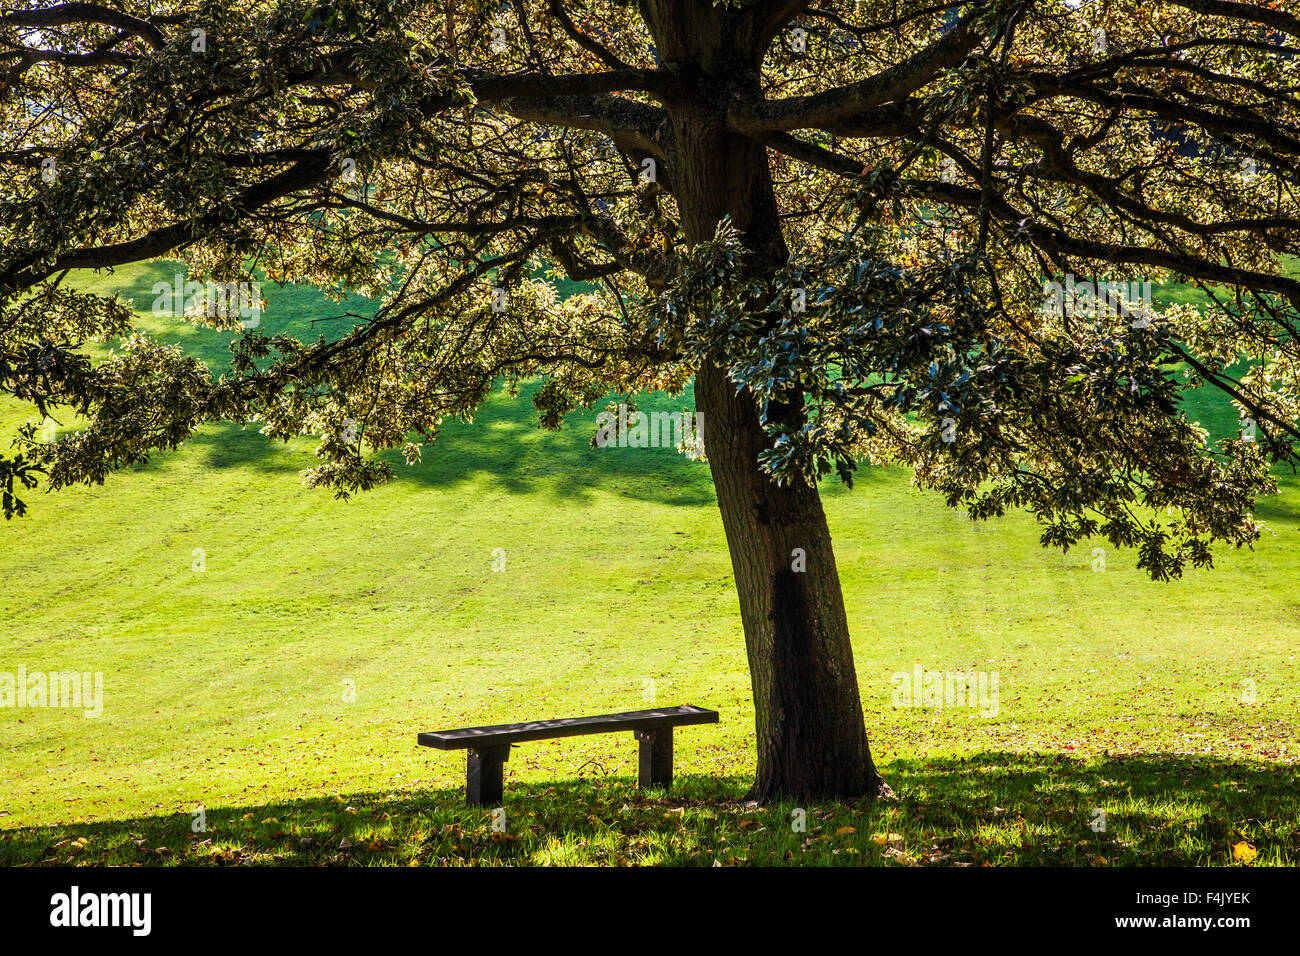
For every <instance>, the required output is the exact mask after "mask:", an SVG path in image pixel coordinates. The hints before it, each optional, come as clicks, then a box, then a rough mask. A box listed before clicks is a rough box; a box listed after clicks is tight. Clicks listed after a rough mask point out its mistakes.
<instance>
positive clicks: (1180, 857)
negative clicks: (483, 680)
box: [0, 752, 1300, 866]
mask: <svg viewBox="0 0 1300 956" xmlns="http://www.w3.org/2000/svg"><path fill="white" fill-rule="evenodd" d="M1295 769H1296V768H1295V766H1294V765H1293V764H1288V763H1270V762H1267V761H1243V760H1234V761H1224V760H1218V759H1216V758H1213V757H1209V756H1206V757H1199V756H1187V755H1179V754H1159V753H1158V754H1137V755H1111V756H1105V757H1101V758H1094V759H1085V758H1079V757H1074V756H1071V755H1065V754H1056V753H1044V754H1008V753H996V752H986V753H978V754H973V755H969V756H964V757H943V758H936V759H921V758H917V759H905V760H895V761H893V762H892V763H890V764H889V765H887V766H886V767H885V768H884V774H885V777H886V779H887V781H888V782H889V783H890V785H891V786H892V787H893V790H894V793H895V797H894V798H893V799H889V800H883V801H876V802H874V803H873V802H847V803H820V804H818V803H809V804H807V805H797V804H796V803H794V802H791V801H784V802H777V803H773V804H770V805H767V806H764V807H752V806H749V805H747V804H745V803H744V802H743V795H744V793H745V791H746V789H747V788H748V786H749V783H750V781H749V778H748V776H747V775H743V774H730V775H727V776H720V777H719V776H706V775H698V774H692V775H684V776H681V777H679V778H678V780H677V781H676V782H675V783H674V785H673V788H672V789H671V790H669V791H662V790H656V791H649V792H646V791H641V790H638V789H637V788H636V786H635V781H633V780H632V779H630V778H627V777H623V776H613V775H610V776H604V775H601V774H600V773H599V771H597V772H595V773H589V775H587V776H583V777H579V778H576V779H564V780H554V781H543V782H531V781H518V780H511V779H509V778H507V782H506V792H505V796H504V798H503V800H502V805H501V807H500V808H499V810H498V808H487V807H466V806H465V805H464V790H463V788H444V789H434V790H413V791H406V792H396V793H394V792H389V793H383V792H361V793H358V792H354V793H346V794H340V795H337V796H331V797H309V798H303V799H295V800H287V801H277V802H273V803H269V804H266V805H263V806H258V807H247V806H239V807H211V808H205V810H204V816H203V820H202V823H203V828H202V831H201V832H194V827H195V825H196V824H195V821H196V820H197V819H198V817H197V816H196V815H194V814H191V813H189V812H175V813H170V814H163V815H155V816H140V817H133V818H130V819H121V820H110V821H105V822H98V823H89V824H69V825H62V824H60V825H50V826H37V827H25V828H15V829H10V830H4V831H0V864H5V865H38V866H48V865H69V864H72V865H76V864H87V863H89V864H124V865H135V864H143V865H170V864H184V865H217V866H223V865H224V866H230V865H286V866H351V865H436V866H444V865H524V866H530V865H571V864H588V865H590V864H595V865H645V864H650V865H709V866H711V865H714V863H715V862H717V863H721V864H723V865H800V864H803V865H940V866H941V865H952V866H979V865H986V864H987V865H1026V866H1027V865H1036V866H1095V865H1109V866H1116V865H1120V866H1156V865H1161V866H1194V865H1197V866H1198V865H1215V864H1224V865H1226V864H1232V863H1233V862H1234V849H1233V848H1234V847H1235V846H1240V845H1245V846H1248V847H1249V851H1250V852H1249V856H1250V860H1249V861H1248V862H1251V863H1253V865H1270V864H1271V865H1295V863H1296V862H1297V860H1300V817H1298V814H1300V798H1297V787H1296V781H1295ZM582 772H584V773H588V770H587V768H582ZM494 811H496V812H494ZM1243 852H1244V851H1243ZM1238 862H1247V861H1246V860H1245V858H1244V857H1241V858H1238Z"/></svg>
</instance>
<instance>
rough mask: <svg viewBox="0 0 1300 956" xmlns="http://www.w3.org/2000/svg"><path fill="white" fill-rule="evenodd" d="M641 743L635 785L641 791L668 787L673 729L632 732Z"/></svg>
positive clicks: (671, 770) (671, 776) (670, 778)
mask: <svg viewBox="0 0 1300 956" xmlns="http://www.w3.org/2000/svg"><path fill="white" fill-rule="evenodd" d="M633 735H634V736H635V737H636V739H637V740H639V741H641V754H640V760H639V773H638V774H637V777H638V779H637V785H638V786H639V787H641V789H642V790H648V789H650V788H651V787H668V786H671V785H672V782H673V728H672V727H659V728H657V729H655V730H637V731H634V732H633Z"/></svg>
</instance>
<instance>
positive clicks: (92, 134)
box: [0, 0, 1300, 800]
mask: <svg viewBox="0 0 1300 956" xmlns="http://www.w3.org/2000/svg"><path fill="white" fill-rule="evenodd" d="M1296 7H1297V4H1296V3H1295V2H1292V0H1286V2H1277V0H1274V2H1270V3H1239V2H1235V0H1165V2H1158V0H1157V2H1152V0H1142V2H1138V0H1093V2H1092V3H1089V4H1085V5H1080V4H1079V3H1077V2H1063V0H976V2H952V3H944V2H943V0H889V2H885V0H825V2H819V3H810V2H800V0H718V2H710V0H640V2H639V3H631V2H621V0H620V2H608V3H596V2H590V0H509V2H503V3H500V4H490V3H485V2H475V0H326V2H323V3H311V2H304V0H152V2H147V0H111V2H110V0H105V2H103V3H82V2H72V3H47V2H36V0H32V2H29V4H28V5H27V6H26V7H25V8H23V9H16V10H11V11H10V12H8V13H5V14H3V15H0V69H3V70H4V73H3V87H2V88H0V96H3V102H2V103H0V111H2V112H0V118H2V119H3V122H2V123H0V129H3V132H0V159H3V160H4V161H5V162H7V163H8V164H9V167H8V168H9V169H10V171H11V172H10V175H9V176H8V177H7V180H6V182H5V184H4V187H3V195H2V196H0V240H2V243H0V390H3V391H5V392H8V393H11V394H13V395H15V396H18V397H19V398H22V399H25V400H31V401H34V402H36V403H37V405H38V407H39V411H40V412H41V413H42V414H44V413H46V411H47V409H48V410H51V411H54V410H56V409H58V408H70V409H72V410H73V411H75V412H77V413H79V414H81V415H83V416H85V419H86V424H85V427H84V428H82V429H81V430H80V431H77V432H76V433H75V434H70V435H65V436H63V437H61V438H60V439H59V440H58V441H57V442H40V441H38V440H36V436H35V435H34V434H33V433H32V432H31V431H30V430H29V431H28V432H27V433H26V434H25V435H24V436H23V437H22V439H20V441H19V442H18V443H17V446H16V449H17V450H16V453H13V454H12V455H11V457H8V458H0V481H3V482H5V491H4V507H5V510H6V515H7V516H8V515H10V514H16V513H21V512H22V510H23V507H24V506H23V504H22V501H21V494H22V492H23V491H24V489H25V488H30V487H32V486H34V483H35V482H36V481H37V479H38V478H40V477H42V476H43V477H44V479H45V480H46V481H47V483H48V485H49V486H50V487H51V488H58V487H62V486H66V485H68V484H71V483H74V482H101V481H103V480H104V478H105V476H106V475H107V473H108V472H109V471H111V470H112V469H115V468H120V467H122V466H125V465H130V464H134V463H137V462H140V461H143V460H145V459H147V457H148V455H149V454H150V453H151V452H152V451H154V450H157V449H165V448H172V447H175V446H176V445H177V444H178V443H179V442H181V441H182V440H184V439H185V437H186V436H187V435H189V434H190V433H191V432H192V431H193V430H194V429H195V428H196V427H197V426H198V425H199V424H201V423H202V422H204V421H209V420H238V421H247V420H252V419H255V420H258V421H260V422H261V423H262V426H263V430H264V431H265V433H266V434H267V435H269V436H271V437H272V438H281V439H285V440H287V439H288V438H290V437H292V436H296V435H299V434H304V433H308V434H318V435H321V436H322V440H321V443H320V446H319V448H318V454H319V456H320V459H321V462H320V465H319V466H318V467H316V468H313V469H312V470H310V471H309V472H307V473H306V480H307V481H308V482H309V483H311V484H314V485H320V486H325V487H329V488H332V489H334V490H335V491H336V493H338V494H340V495H347V494H349V493H351V492H355V491H358V490H363V489H366V488H370V487H372V486H373V485H375V484H376V483H377V482H380V481H382V480H383V479H384V478H386V477H387V476H388V466H387V465H386V464H385V463H384V462H383V461H382V460H379V459H377V458H376V457H375V452H378V451H381V450H385V449H391V448H396V447H401V448H403V449H404V452H405V454H406V456H407V458H408V459H409V460H412V461H414V460H416V459H417V458H418V456H419V454H420V446H421V445H422V444H423V443H425V442H427V441H429V440H432V439H433V438H434V437H435V436H436V434H437V430H438V427H439V424H440V423H441V422H442V421H444V420H445V419H447V418H448V417H457V416H458V417H462V418H468V417H469V416H471V415H472V414H473V412H474V409H475V408H476V406H477V405H478V404H479V403H480V402H481V401H482V400H483V399H484V397H485V396H487V395H488V394H489V393H490V391H491V390H492V389H493V388H494V387H495V383H498V382H501V381H504V382H505V383H506V384H507V386H510V387H513V386H514V385H516V384H517V383H519V382H520V381H521V380H523V379H525V378H532V377H540V378H541V379H542V381H543V384H542V387H541V388H540V391H539V392H538V393H537V395H536V398H535V403H536V405H537V408H538V412H539V416H540V422H541V424H542V425H543V426H546V427H551V428H554V427H558V426H559V425H560V422H561V420H562V418H563V417H564V416H565V415H566V414H567V413H569V412H571V411H573V410H575V409H579V408H585V409H592V408H594V407H595V405H596V404H597V403H598V402H600V401H601V400H602V399H603V398H604V397H605V396H607V395H609V394H611V393H617V394H624V393H627V394H631V393H635V392H638V391H644V390H648V389H666V390H669V391H672V392H677V391H680V390H682V389H683V388H684V387H685V386H686V385H688V384H689V383H690V382H691V381H692V379H693V381H694V389H695V400H696V407H697V409H698V411H699V412H700V413H701V414H702V415H703V416H704V439H705V446H706V449H707V457H708V464H709V468H710V470H711V472H712V475H713V479H714V482H715V485H716V488H717V494H718V503H719V507H720V509H721V514H722V519H723V525H724V527H725V530H726V537H727V543H728V546H729V548H730V553H731V557H732V562H733V565H734V571H735V578H736V585H737V592H738V595H739V603H740V612H741V619H742V621H743V624H744V632H745V640H746V644H747V649H748V655H749V664H750V671H751V675H752V682H753V692H754V701H755V710H756V715H757V717H756V721H757V741H758V772H757V779H756V781H755V784H754V787H753V791H752V794H751V796H752V797H753V798H755V799H758V800H763V799H767V798H771V797H776V796H791V797H798V798H827V797H854V796H859V795H874V794H876V793H879V792H882V791H883V790H884V789H886V788H885V786H884V784H883V782H882V780H881V778H880V776H879V775H878V773H877V772H876V769H875V767H874V766H873V763H872V759H871V754H870V749H869V746H868V741H867V736H866V730H865V726H864V720H863V714H862V707H861V704H860V700H859V690H858V681H857V677H856V675H855V673H854V665H853V656H852V651H851V646H850V641H849V629H848V623H847V619H846V615H845V611H844V604H843V599H842V595H841V590H840V584H839V580H838V576H837V573H836V568H835V559H834V554H833V551H832V547H831V537H830V533H829V531H828V529H827V523H826V518H825V515H824V513H823V510H822V505H821V501H820V498H819V495H818V490H817V487H818V482H819V480H820V479H822V478H824V477H826V476H829V475H831V474H832V473H834V474H836V475H838V476H839V478H840V479H841V480H843V481H846V482H849V481H851V479H852V476H853V472H854V470H855V468H856V466H857V463H858V462H859V461H862V460H864V459H865V460H869V461H872V462H889V461H892V462H899V463H903V464H906V465H909V466H911V467H913V468H914V469H915V474H916V479H917V481H918V482H919V483H921V484H922V485H925V486H928V487H931V488H934V489H937V490H938V491H940V492H941V493H942V494H943V495H944V496H945V498H946V500H947V501H948V503H949V504H951V505H952V506H954V507H961V508H965V509H967V510H968V511H969V513H970V514H971V516H972V517H974V518H987V517H990V516H993V515H1000V514H1002V513H1003V512H1004V511H1006V510H1007V509H1010V508H1026V509H1029V510H1030V511H1032V512H1033V513H1034V515H1035V516H1036V517H1037V518H1038V520H1039V521H1040V522H1041V524H1042V528H1043V531H1042V540H1043V543H1044V545H1047V546H1053V547H1062V548H1065V549H1068V548H1069V547H1071V546H1072V545H1074V544H1076V543H1077V542H1079V541H1081V540H1084V539H1087V538H1091V537H1102V538H1104V539H1106V540H1108V541H1110V542H1111V543H1112V544H1113V545H1115V546H1130V547H1135V548H1137V549H1138V554H1139V563H1140V564H1141V566H1143V567H1144V568H1145V569H1147V570H1148V571H1149V572H1150V573H1151V574H1152V576H1154V577H1156V578H1168V577H1171V576H1176V575H1177V574H1179V573H1181V571H1182V569H1183V568H1184V566H1185V565H1186V564H1187V563H1188V562H1190V563H1192V564H1193V565H1204V564H1208V563H1210V561H1211V546H1212V545H1213V544H1214V543H1216V542H1219V543H1222V544H1226V545H1228V546H1233V547H1240V546H1243V545H1250V544H1251V543H1252V542H1253V541H1254V540H1255V539H1256V538H1257V537H1258V535H1259V533H1260V529H1259V527H1258V526H1257V525H1256V524H1255V522H1254V520H1253V517H1252V513H1251V512H1252V508H1253V506H1254V501H1255V499H1256V497H1257V496H1259V495H1260V494H1265V493H1268V492H1270V491H1272V490H1274V485H1273V482H1272V479H1271V477H1270V469H1271V467H1272V466H1273V465H1275V464H1278V463H1280V462H1290V461H1294V458H1295V445H1294V442H1295V440H1296V438H1297V431H1296V429H1295V424H1294V423H1295V421H1296V418H1297V411H1298V409H1297V394H1298V393H1300V361H1298V358H1300V356H1297V350H1296V345H1295V340H1294V338H1293V336H1292V331H1293V327H1292V323H1293V321H1294V319H1295V312H1296V308H1297V307H1298V306H1300V283H1298V282H1297V281H1296V279H1294V278H1292V277H1291V275H1290V274H1289V273H1288V272H1287V269H1286V258H1285V257H1286V256H1293V255H1295V254H1296V253H1297V251H1298V250H1297V239H1296V237H1297V231H1296V227H1297V225H1298V223H1300V220H1297V204H1296V196H1295V181H1296V172H1297V165H1296V164H1297V159H1298V157H1300V101H1298V100H1297V98H1296V95H1295V89H1296V88H1297V86H1296V81H1297V79H1300V71H1297V67H1296V61H1295V59H1294V54H1295V52H1296V45H1295V44H1296V41H1297V39H1300V19H1297V16H1296V12H1297V11H1296ZM156 257H171V258H179V259H182V260H183V261H184V262H185V263H186V264H187V266H188V268H189V270H190V275H191V277H197V278H198V279H202V280H211V281H213V282H217V283H231V282H251V281H252V280H253V278H254V276H255V275H264V276H265V277H266V279H267V280H268V281H288V280H292V281H299V282H311V283H316V284H318V285H320V286H322V287H325V288H327V289H333V290H337V291H338V292H339V293H340V294H341V293H342V292H345V291H353V292H361V293H364V294H367V295H370V296H372V297H374V298H376V299H377V300H379V302H380V304H379V306H378V307H377V309H376V311H375V312H374V314H373V315H371V316H364V317H361V316H358V317H354V319H355V321H353V322H351V323H350V324H348V325H347V326H346V327H343V328H339V329H336V330H334V332H333V334H330V335H328V336H322V338H321V339H320V340H318V341H313V342H303V341H296V340H293V339H291V338H289V337H287V336H284V335H277V334H273V333H272V334H268V330H267V329H263V328H260V327H258V328H249V329H246V330H245V331H244V333H243V334H242V335H240V336H239V337H238V338H237V339H236V340H235V342H234V344H233V345H232V358H231V365H230V368H229V369H228V370H225V371H224V372H222V373H221V374H220V375H214V374H213V373H211V372H210V371H209V370H208V369H206V368H205V367H203V366H202V365H200V364H199V363H198V362H197V361H195V360H193V359H191V358H187V357H185V356H184V355H183V354H182V353H180V352H179V350H176V349H173V348H168V347H164V346H162V345H160V344H158V343H157V342H154V341H151V340H150V339H148V338H147V337H145V336H143V335H138V334H133V333H132V332H131V331H130V324H131V321H130V320H131V312H130V310H129V308H128V307H127V306H126V305H125V304H123V303H120V302H117V301H112V300H106V299H103V298H98V297H95V296H90V295H86V294H83V293H79V292H77V291H75V289H73V288H70V287H69V282H68V276H69V272H70V270H75V269H108V268H111V267H114V266H119V265H122V264H125V263H130V262H137V261H141V260H146V259H151V258H156ZM552 272H553V273H554V274H560V275H563V276H567V277H568V278H569V279H572V280H577V281H580V282H584V283H587V286H586V290H585V291H583V292H581V293H580V294H577V295H573V296H571V297H569V298H567V299H564V300H563V301H561V300H560V299H559V298H558V297H557V295H556V293H555V291H554V288H553V285H552V284H551V283H550V282H549V281H548V280H549V278H550V276H551V274H552ZM1162 281H1182V282H1185V283H1190V284H1194V285H1195V286H1197V287H1199V288H1200V289H1201V290H1202V291H1203V292H1204V293H1205V295H1207V296H1208V297H1209V300H1210V302H1211V305H1210V307H1208V308H1205V309H1199V308H1193V307H1191V306H1186V305H1178V304H1174V305H1170V306H1168V307H1163V308H1158V307H1156V306H1155V304H1154V303H1153V302H1151V301H1150V297H1149V290H1150V285H1149V283H1158V282H1162ZM225 288H230V287H225ZM207 313H208V314H201V315H199V316H197V317H196V321H201V322H207V323H210V324H217V325H221V324H225V325H230V326H233V325H234V324H235V322H236V319H235V318H234V317H233V315H232V314H231V313H230V311H229V310H228V309H220V308H219V309H217V310H215V313H214V312H213V310H211V309H208V310H207ZM114 336H123V337H125V338H124V341H123V343H122V345H121V348H120V350H119V351H117V352H116V353H115V354H114V355H113V357H112V358H111V359H109V360H108V361H106V362H104V363H102V364H99V365H97V366H96V365H92V364H91V363H90V362H88V361H87V360H86V359H85V358H84V357H83V356H82V355H81V353H80V351H79V348H80V346H81V345H82V344H83V343H84V342H85V341H87V340H89V339H92V338H101V339H102V338H107V337H114ZM1243 359H1244V360H1245V361H1243ZM1192 388H1213V389H1217V390H1221V391H1222V392H1224V393H1225V394H1226V395H1227V396H1229V397H1230V398H1231V399H1232V401H1233V402H1235V403H1236V404H1237V405H1238V407H1239V409H1240V411H1241V413H1242V415H1243V417H1244V418H1246V419H1249V421H1248V422H1247V423H1246V424H1245V425H1244V426H1243V434H1242V435H1241V436H1240V437H1239V438H1237V439H1234V440H1229V441H1224V442H1221V443H1219V444H1217V445H1214V446H1213V447H1210V446H1208V445H1207V443H1206V436H1205V432H1204V431H1203V430H1202V429H1200V428H1199V427H1197V426H1196V425H1195V424H1194V423H1191V422H1189V421H1188V420H1187V419H1186V417H1185V416H1184V415H1183V413H1182V412H1181V410H1180V404H1179V401H1180V398H1181V396H1182V395H1183V394H1184V392H1185V391H1186V390H1188V389H1192Z"/></svg>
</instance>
